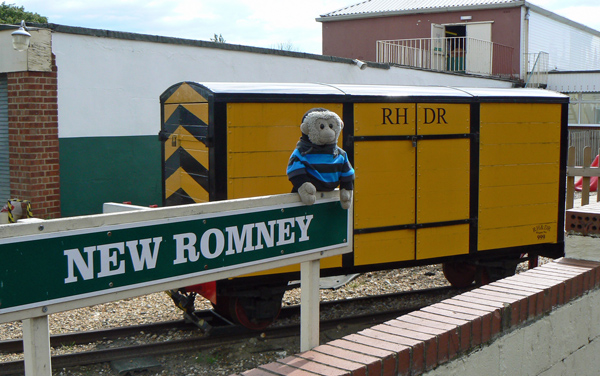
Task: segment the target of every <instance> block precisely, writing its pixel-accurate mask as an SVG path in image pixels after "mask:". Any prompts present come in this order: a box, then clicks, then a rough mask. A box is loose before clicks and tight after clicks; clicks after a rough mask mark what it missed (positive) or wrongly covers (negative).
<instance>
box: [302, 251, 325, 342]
mask: <svg viewBox="0 0 600 376" xmlns="http://www.w3.org/2000/svg"><path fill="white" fill-rule="evenodd" d="M320 265H321V262H320V260H318V259H317V260H314V261H307V262H303V263H302V264H300V286H301V291H300V302H301V305H300V351H308V350H310V349H312V348H315V347H317V346H319V301H320V295H319V277H320V274H319V272H320Z"/></svg>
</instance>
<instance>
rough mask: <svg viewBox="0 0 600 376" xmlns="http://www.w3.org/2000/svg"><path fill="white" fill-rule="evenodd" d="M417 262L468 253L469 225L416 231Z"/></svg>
mask: <svg viewBox="0 0 600 376" xmlns="http://www.w3.org/2000/svg"><path fill="white" fill-rule="evenodd" d="M416 245H417V260H423V259H429V258H435V257H445V256H455V255H464V254H467V253H469V224H464V225H455V226H444V227H431V228H421V229H418V230H417V244H416Z"/></svg>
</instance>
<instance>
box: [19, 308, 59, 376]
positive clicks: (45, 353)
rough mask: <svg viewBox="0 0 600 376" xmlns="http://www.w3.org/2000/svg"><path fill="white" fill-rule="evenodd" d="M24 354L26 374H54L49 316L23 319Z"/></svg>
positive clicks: (31, 375) (28, 375) (42, 375)
mask: <svg viewBox="0 0 600 376" xmlns="http://www.w3.org/2000/svg"><path fill="white" fill-rule="evenodd" d="M23 355H24V356H25V375H26V376H52V365H51V362H50V330H49V328H48V316H42V317H34V318H31V319H24V320H23Z"/></svg>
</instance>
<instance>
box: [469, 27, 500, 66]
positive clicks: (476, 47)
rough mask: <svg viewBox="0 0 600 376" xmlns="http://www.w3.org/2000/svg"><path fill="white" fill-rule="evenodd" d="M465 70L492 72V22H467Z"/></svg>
mask: <svg viewBox="0 0 600 376" xmlns="http://www.w3.org/2000/svg"><path fill="white" fill-rule="evenodd" d="M466 34H467V44H466V51H465V52H466V56H465V58H466V71H467V72H469V73H478V74H491V73H492V53H493V51H492V23H491V22H489V23H476V24H467V33H466Z"/></svg>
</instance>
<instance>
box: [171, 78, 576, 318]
mask: <svg viewBox="0 0 600 376" xmlns="http://www.w3.org/2000/svg"><path fill="white" fill-rule="evenodd" d="M160 101H161V107H162V108H161V110H162V113H161V115H162V128H161V140H162V141H163V144H164V147H163V157H164V159H163V161H164V162H163V177H164V179H163V184H164V190H163V192H164V204H165V205H179V204H188V203H198V202H206V201H214V200H225V199H235V198H242V197H252V196H263V195H271V194H280V193H289V192H290V191H291V188H292V186H291V183H290V182H289V181H288V179H287V177H286V166H287V162H288V158H289V156H290V154H291V152H292V151H293V150H294V148H295V145H296V142H297V141H298V139H299V137H300V128H299V126H300V122H301V119H302V115H303V114H304V113H305V112H306V111H307V110H309V109H311V108H313V107H324V108H327V109H329V110H331V111H334V112H336V113H337V114H338V115H340V117H341V118H342V119H343V121H344V125H345V127H344V130H343V134H342V136H341V137H340V144H341V145H340V146H341V147H342V148H343V149H344V150H345V151H346V152H347V153H348V157H349V160H350V161H351V163H352V165H353V166H354V168H355V171H356V180H355V187H354V204H353V205H354V218H353V222H354V242H353V243H354V251H353V253H350V254H347V255H344V256H337V257H333V258H331V259H326V260H324V261H323V262H322V270H321V274H322V276H331V275H342V274H350V273H357V272H365V271H373V270H382V269H390V268H398V267H406V266H414V265H424V264H434V263H443V264H444V273H445V275H446V277H447V278H448V279H449V281H450V282H451V283H452V284H454V285H465V284H470V283H472V282H473V280H474V279H475V278H476V277H477V276H479V277H480V278H483V280H485V279H491V280H493V279H497V278H499V277H502V276H505V275H507V274H510V273H514V270H515V267H516V264H517V263H518V262H519V261H522V260H523V257H522V256H523V255H528V256H529V257H537V256H538V255H545V256H550V257H559V256H562V255H563V254H564V207H565V206H564V204H565V171H566V167H565V166H566V150H567V107H568V97H566V96H564V95H561V94H558V93H554V92H550V91H546V90H538V89H490V88H450V87H409V86H388V85H342V84H340V85H328V84H294V83H196V82H181V83H178V84H175V85H173V86H171V87H170V88H169V89H167V90H166V91H165V92H164V93H163V94H162V95H161V98H160ZM298 270H299V269H298V268H296V269H285V270H277V271H275V272H273V273H269V274H268V275H253V276H248V277H245V278H241V279H236V280H231V281H218V282H217V283H216V284H215V285H214V286H213V288H209V289H207V288H206V286H204V287H198V288H196V290H194V288H187V292H188V293H189V292H190V291H199V292H201V293H203V294H204V295H205V296H208V297H210V299H211V301H212V302H213V304H214V305H215V306H216V307H217V309H218V310H219V311H221V312H224V313H226V314H228V315H229V316H230V317H232V318H234V319H236V320H237V321H240V322H242V323H243V324H244V325H246V326H249V327H256V328H260V327H262V326H263V325H264V324H265V323H268V322H270V321H272V319H273V318H274V317H275V316H276V314H277V312H278V311H279V307H280V301H281V296H282V294H283V291H284V289H285V286H286V284H287V281H288V280H291V279H294V278H297V277H298ZM215 289H216V290H215Z"/></svg>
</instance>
